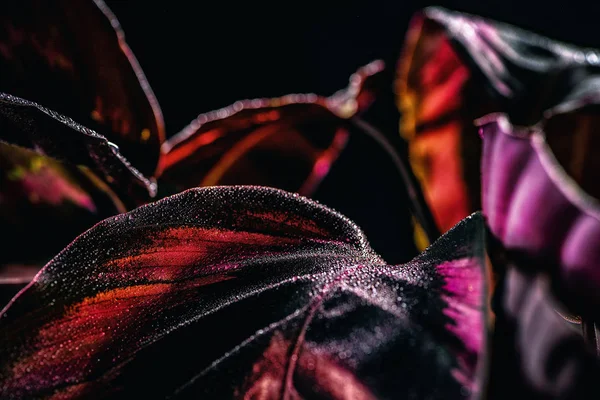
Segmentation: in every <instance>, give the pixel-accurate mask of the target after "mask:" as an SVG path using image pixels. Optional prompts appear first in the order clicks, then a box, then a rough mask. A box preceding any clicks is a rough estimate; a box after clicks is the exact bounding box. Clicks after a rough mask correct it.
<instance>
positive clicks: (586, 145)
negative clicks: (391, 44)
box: [399, 8, 600, 313]
mask: <svg viewBox="0 0 600 400" xmlns="http://www.w3.org/2000/svg"><path fill="white" fill-rule="evenodd" d="M599 57H600V56H599V55H598V51H596V50H589V49H581V48H577V47H575V46H571V45H565V44H563V43H559V42H556V41H553V40H551V39H548V38H545V37H541V36H538V35H535V34H533V33H531V32H527V31H523V30H520V29H518V28H515V27H513V26H510V25H506V24H502V23H499V22H495V21H490V20H486V19H483V18H479V17H476V16H472V15H468V14H462V13H457V12H451V11H447V10H444V9H441V8H427V9H426V10H424V12H423V14H422V15H420V16H418V17H416V18H415V20H414V22H413V27H412V29H411V30H410V31H409V35H408V40H407V48H406V49H405V56H404V59H403V62H402V63H401V64H400V66H401V68H400V71H401V73H400V79H399V88H400V96H401V97H400V101H401V103H402V106H403V108H404V110H405V116H404V118H405V125H404V132H405V135H407V136H408V137H409V138H413V139H411V140H412V141H411V144H410V146H411V148H412V150H411V154H412V159H413V164H414V165H415V168H416V171H417V172H419V174H418V175H420V177H421V178H422V180H423V182H424V184H423V185H424V192H425V197H426V198H427V199H428V200H429V202H430V205H431V206H432V208H433V214H434V216H436V217H437V218H438V221H441V217H440V214H445V215H450V214H449V213H446V211H445V210H447V209H448V208H449V209H450V210H452V211H456V210H458V211H460V212H459V213H458V214H457V215H456V216H455V217H453V218H454V219H456V218H459V217H460V215H461V214H466V213H468V212H469V208H472V207H474V205H476V204H477V203H476V200H475V199H476V197H475V196H474V195H471V196H465V193H468V192H472V190H469V189H468V188H469V187H473V188H475V187H476V185H475V182H476V181H477V179H478V177H479V175H480V174H481V179H482V196H483V200H482V209H483V212H484V214H485V215H486V217H487V220H488V223H489V225H490V228H491V231H492V233H493V235H494V236H495V237H496V239H498V240H499V241H500V244H501V245H502V247H504V248H505V249H506V250H508V251H509V252H511V253H512V257H516V258H522V257H524V258H525V259H526V260H527V261H526V263H525V265H527V266H528V268H532V266H533V265H537V267H538V268H540V269H542V270H544V271H546V272H549V273H550V274H551V275H552V276H553V277H554V283H555V284H556V285H558V286H563V287H562V289H561V290H560V291H561V292H566V293H561V294H560V295H559V298H560V300H562V301H566V302H568V303H570V304H571V303H573V304H572V306H573V307H575V308H576V309H578V310H579V311H581V312H586V313H587V312H594V313H595V311H592V310H595V308H596V306H597V305H598V304H600V302H599V300H600V297H599V296H598V295H597V292H598V288H599V286H598V284H600V273H598V272H596V268H595V267H594V266H593V265H594V261H593V260H595V259H597V258H598V256H599V255H600V242H599V241H598V237H599V235H600V233H599V232H600V221H599V218H600V217H599V216H600V208H599V206H598V200H597V198H598V196H600V191H599V186H598V185H597V182H598V177H599V176H598V171H600V164H599V163H600V161H599V159H598V157H596V156H595V155H594V154H595V153H596V152H597V150H598V149H599V148H600V139H599V138H598V137H597V135H593V134H592V132H593V131H594V129H596V127H597V126H598V122H599V121H598V104H599V103H600V89H599V83H600V79H599V77H600V67H599V63H598V60H599V59H600V58H599ZM490 113H491V114H490ZM486 114H488V116H487V117H483V118H481V119H480V120H479V122H478V123H477V125H482V128H481V129H482V134H483V143H484V150H483V155H482V168H481V169H480V168H479V166H477V165H475V164H476V162H478V161H479V157H475V154H476V153H477V152H475V151H472V150H473V149H475V148H477V147H478V144H477V145H476V144H475V143H476V142H479V139H478V138H477V137H476V136H475V135H474V129H475V128H474V125H475V124H473V123H472V122H471V121H472V120H473V119H474V118H475V117H481V116H483V115H486ZM444 132H446V133H444ZM446 139H447V140H446ZM448 148H451V149H453V150H452V151H451V152H448V151H447V149H448ZM459 159H462V164H461V165H462V167H463V168H462V172H461V171H460V168H458V167H457V166H458V165H459V164H460V163H459ZM421 164H425V167H424V168H422V167H421ZM427 169H429V170H430V171H425V170H427ZM423 171H425V174H423V173H422V172H423ZM453 171H454V172H453ZM467 175H468V176H467ZM469 176H471V177H472V178H473V179H471V178H469ZM465 187H466V188H467V190H466V191H465V190H464V188H465ZM456 194H458V195H456ZM455 195H456V196H455ZM432 196H433V197H432ZM438 196H439V202H438V201H437V200H435V199H434V197H436V198H437V197H438ZM465 198H467V199H469V202H470V203H471V205H470V206H468V207H464V205H466V204H468V203H469V202H465V201H464V200H465ZM432 199H433V200H432ZM456 204H459V205H460V204H462V205H463V206H461V207H455V206H456ZM450 205H452V207H450ZM446 206H448V207H446ZM597 231H598V232H597ZM517 254H518V255H517Z"/></svg>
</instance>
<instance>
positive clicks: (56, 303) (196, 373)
mask: <svg viewBox="0 0 600 400" xmlns="http://www.w3.org/2000/svg"><path fill="white" fill-rule="evenodd" d="M483 233H484V231H483V221H482V218H481V216H480V215H477V214H476V215H473V216H472V217H470V218H468V219H467V220H465V221H463V222H462V223H460V224H459V225H458V226H457V227H455V228H454V229H453V230H451V231H450V232H449V233H448V234H447V235H445V236H443V237H442V238H440V239H439V240H438V241H436V242H435V244H434V245H432V246H431V247H430V248H429V249H428V250H426V251H425V252H424V253H423V254H422V255H420V256H419V257H417V258H416V259H415V260H413V261H412V262H409V263H407V264H404V265H399V266H392V265H387V264H386V263H385V262H384V261H383V260H382V259H381V258H380V257H379V256H377V255H376V254H375V253H374V252H373V251H372V250H371V249H370V248H369V246H368V244H367V241H366V239H365V237H364V235H363V234H362V232H361V231H360V230H359V229H358V228H357V227H356V226H355V225H354V224H353V223H351V222H350V221H349V220H348V219H346V218H345V217H343V216H341V215H340V214H337V213H336V212H334V211H332V210H330V209H327V208H325V207H323V206H321V205H319V204H317V203H314V202H311V201H309V200H307V199H305V198H302V197H299V196H297V195H293V194H289V193H286V192H282V191H279V190H275V189H267V188H259V187H218V188H217V187H215V188H204V189H194V190H189V191H186V192H184V193H182V194H179V195H176V196H173V197H170V198H167V199H164V200H161V201H159V202H157V203H154V204H151V205H148V206H143V207H140V208H138V209H136V210H134V211H132V212H130V213H127V214H122V215H119V216H117V217H113V218H110V219H107V220H105V221H103V222H102V223H100V224H98V225H97V226H95V227H94V228H92V229H91V230H89V231H87V232H86V233H85V234H83V235H81V236H80V237H79V238H78V239H77V240H76V241H75V242H73V243H72V244H71V245H70V246H69V247H67V248H66V249H65V250H64V251H63V252H62V253H60V254H59V255H58V256H56V257H55V258H54V259H53V260H52V261H51V262H50V263H49V264H48V265H47V266H46V267H45V268H44V270H43V271H42V272H41V273H40V274H39V275H38V276H37V278H36V279H35V281H34V282H32V283H31V285H29V287H28V288H27V289H26V290H24V291H23V292H22V293H21V294H20V295H19V296H18V297H16V298H15V299H14V300H13V301H12V302H11V303H10V304H9V306H7V308H6V309H5V310H4V311H3V312H2V317H0V360H2V361H1V362H0V388H1V390H2V393H3V395H4V397H7V398H29V397H45V398H80V397H85V398H90V397H91V398H100V397H104V396H110V397H111V398H115V397H118V398H130V397H131V396H142V397H157V396H158V397H160V396H167V395H172V396H173V397H177V398H188V397H194V398H197V397H202V398H232V397H233V398H241V397H244V396H249V397H257V396H258V397H260V398H281V397H284V398H314V397H318V396H324V397H328V398H335V399H349V398H359V399H370V398H396V397H397V396H398V393H403V394H406V396H407V397H414V398H432V399H435V398H439V399H442V398H443V399H449V398H478V394H479V393H480V389H481V385H482V384H483V382H484V380H483V379H484V371H485V368H484V367H485V359H484V355H483V354H484V349H485V346H486V327H487V322H486V312H485V298H486V295H485V276H484V275H485V269H484V268H483V262H484V261H483V258H484V253H483V252H484V248H483V244H484V237H483Z"/></svg>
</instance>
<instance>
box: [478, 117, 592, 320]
mask: <svg viewBox="0 0 600 400" xmlns="http://www.w3.org/2000/svg"><path fill="white" fill-rule="evenodd" d="M478 123H479V124H480V125H481V132H482V135H483V138H484V140H483V143H484V147H483V163H482V174H483V176H482V180H483V192H482V195H483V197H482V199H483V200H482V202H483V211H484V213H485V214H486V218H487V222H488V225H489V227H490V230H491V233H492V234H493V236H494V237H495V238H497V240H499V242H500V244H501V248H502V249H504V250H503V251H508V252H509V253H511V254H512V256H511V257H513V258H515V259H517V260H522V259H525V260H527V262H528V265H529V268H530V269H531V268H534V267H535V268H538V269H539V270H542V271H545V272H548V273H550V275H551V276H552V277H553V278H554V283H555V284H556V286H558V287H559V288H561V289H562V290H563V292H562V293H560V296H559V298H560V299H561V300H562V301H565V302H567V303H568V305H569V306H571V307H572V308H573V309H574V310H575V312H579V313H583V314H586V315H590V314H592V315H596V314H597V311H596V310H597V306H598V305H600V296H598V290H599V289H600V271H599V270H598V268H597V260H598V257H600V205H599V203H598V200H596V199H595V198H592V197H591V196H589V195H588V194H586V193H585V192H584V191H583V190H582V188H581V187H580V186H578V185H577V184H576V182H575V181H574V180H573V179H572V178H571V177H570V176H569V175H568V174H567V173H566V171H565V170H564V169H563V168H562V167H561V165H560V164H559V162H558V161H557V159H556V157H555V155H554V154H553V152H552V150H551V149H550V146H549V144H548V141H547V139H546V136H545V134H544V131H542V130H540V129H539V128H537V127H532V128H523V127H515V126H513V125H511V123H510V122H509V120H508V118H507V117H506V116H503V115H500V116H492V117H489V118H484V119H481V120H479V121H478ZM567 132H568V131H567Z"/></svg>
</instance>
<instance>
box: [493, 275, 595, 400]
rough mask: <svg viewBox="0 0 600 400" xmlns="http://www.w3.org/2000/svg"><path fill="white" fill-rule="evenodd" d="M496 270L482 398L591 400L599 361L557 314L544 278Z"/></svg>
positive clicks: (577, 332)
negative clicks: (502, 273) (486, 381)
mask: <svg viewBox="0 0 600 400" xmlns="http://www.w3.org/2000/svg"><path fill="white" fill-rule="evenodd" d="M502 268H503V269H505V270H506V271H507V273H506V277H505V279H504V280H503V281H502V283H501V284H500V285H499V289H498V293H497V294H496V296H497V299H498V301H497V302H496V304H495V307H494V312H495V315H496V323H495V329H494V339H493V347H492V358H493V360H494V362H493V363H492V370H491V372H490V380H491V382H490V392H489V396H488V398H490V399H507V398H511V397H517V398H528V399H533V400H538V399H539V400H542V399H572V400H575V399H583V398H597V397H598V396H599V395H600V389H599V388H598V376H599V374H600V360H599V359H598V358H597V357H596V355H595V354H594V352H593V350H592V349H591V348H590V347H588V346H586V344H585V343H584V340H583V337H582V336H581V331H580V330H579V329H574V325H572V324H571V323H569V322H567V321H565V319H564V318H563V316H562V315H561V314H560V313H561V312H564V307H563V306H562V305H561V304H560V303H559V302H558V301H557V300H556V298H555V297H554V296H553V295H552V292H551V288H550V284H549V281H548V279H547V276H544V275H543V274H536V273H528V272H524V271H523V270H521V269H519V268H515V266H514V265H508V266H506V265H505V266H502ZM578 328H579V327H578Z"/></svg>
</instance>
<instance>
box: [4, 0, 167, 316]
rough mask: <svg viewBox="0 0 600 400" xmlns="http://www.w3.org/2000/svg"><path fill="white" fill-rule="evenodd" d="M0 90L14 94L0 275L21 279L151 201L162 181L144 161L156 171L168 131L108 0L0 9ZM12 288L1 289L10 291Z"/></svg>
mask: <svg viewBox="0 0 600 400" xmlns="http://www.w3.org/2000/svg"><path fill="white" fill-rule="evenodd" d="M0 92H9V93H11V95H8V94H3V93H1V94H0V232H1V233H2V236H3V238H4V239H3V245H4V247H3V251H2V252H1V254H0V282H5V281H6V282H14V281H15V280H17V281H23V280H27V279H28V278H29V279H30V278H32V276H33V275H32V272H33V271H36V269H39V268H41V266H42V265H44V264H45V263H46V262H48V261H49V259H50V258H51V257H52V256H53V255H55V254H56V253H57V252H58V251H60V249H62V248H64V246H65V245H67V244H68V243H69V242H71V241H72V240H73V239H74V238H75V237H76V236H77V235H78V234H80V233H81V232H83V231H84V230H86V229H88V228H89V227H91V226H92V225H93V224H94V223H96V222H98V221H100V220H102V219H104V218H106V217H108V216H111V215H114V214H116V213H119V212H124V211H125V210H126V208H133V207H135V206H137V205H138V204H139V203H140V202H145V201H147V200H148V199H149V198H150V197H151V196H153V194H154V192H155V191H156V188H155V184H154V182H153V181H151V180H149V179H147V178H145V177H144V176H143V175H142V174H141V173H140V172H138V169H137V168H140V169H141V170H142V172H144V173H146V174H149V175H148V176H152V174H153V173H154V170H155V169H156V164H157V161H158V156H159V147H160V144H161V143H162V140H163V135H164V134H163V126H162V117H161V115H160V110H159V109H158V106H157V103H156V101H155V99H154V96H153V95H152V92H151V91H150V89H149V86H148V84H147V82H146V80H145V78H144V76H143V74H142V72H141V70H140V68H139V66H138V65H137V62H136V61H135V59H134V58H133V55H132V54H131V52H130V50H129V49H128V47H127V45H126V43H125V42H124V39H123V33H122V32H121V30H120V27H119V26H118V22H117V21H116V19H115V18H114V16H113V15H112V14H111V13H110V11H109V10H108V9H107V8H106V6H105V5H104V3H103V2H101V1H96V2H91V1H82V2H76V3H72V2H66V1H58V2H53V3H52V4H49V3H46V2H43V1H38V0H28V1H23V2H15V1H9V2H7V3H6V4H4V9H3V13H2V15H0ZM13 95H16V96H22V97H26V98H28V99H30V100H34V101H36V103H34V102H32V101H27V100H23V99H22V98H20V97H16V96H13ZM38 102H39V104H44V105H46V106H49V107H50V108H52V109H56V110H58V111H59V112H63V113H65V114H66V115H69V116H71V117H73V118H75V120H77V121H78V122H80V123H83V124H84V125H86V126H90V127H93V128H94V129H95V130H91V129H87V128H84V127H83V126H82V125H80V124H78V123H75V122H74V121H73V120H71V119H70V118H67V117H64V116H63V115H61V114H58V113H56V112H54V111H51V110H50V109H48V108H46V107H43V106H40V105H39V104H38ZM98 132H99V133H98ZM104 135H106V136H107V137H108V138H109V139H107V138H106V137H105V136H104ZM109 140H110V141H109ZM113 142H116V143H118V144H119V145H120V146H121V149H122V150H124V151H125V152H126V153H127V154H128V155H129V156H131V159H132V160H133V161H134V165H136V168H133V167H132V166H131V165H130V164H129V162H128V161H126V160H125V158H124V157H123V156H122V155H121V153H120V152H119V151H118V150H117V146H115V145H114V144H113ZM11 145H18V146H20V147H22V148H17V147H14V146H11ZM26 149H29V150H32V151H27V150H26ZM36 153H37V154H36ZM53 158H55V159H57V160H59V161H61V162H59V161H56V160H55V159H53ZM25 243H29V244H28V245H24V244H25ZM23 266H25V269H23V268H22V267H23ZM23 271H27V272H26V273H23ZM15 274H16V275H15ZM7 285H8V286H5V285H4V284H1V285H0V296H5V295H6V293H12V292H13V291H14V284H7ZM18 285H20V284H18ZM3 304H4V302H3Z"/></svg>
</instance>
